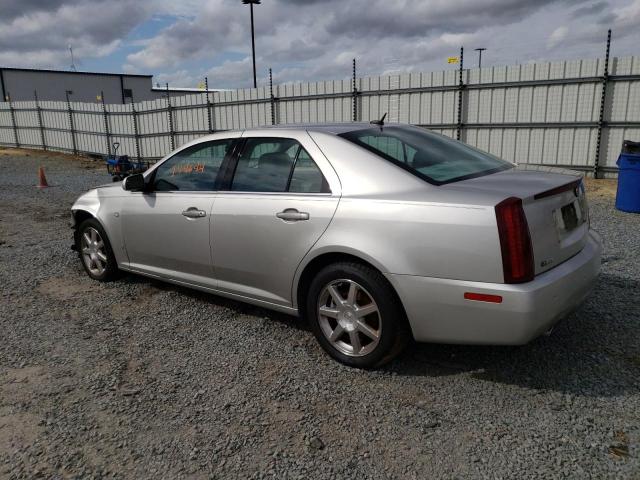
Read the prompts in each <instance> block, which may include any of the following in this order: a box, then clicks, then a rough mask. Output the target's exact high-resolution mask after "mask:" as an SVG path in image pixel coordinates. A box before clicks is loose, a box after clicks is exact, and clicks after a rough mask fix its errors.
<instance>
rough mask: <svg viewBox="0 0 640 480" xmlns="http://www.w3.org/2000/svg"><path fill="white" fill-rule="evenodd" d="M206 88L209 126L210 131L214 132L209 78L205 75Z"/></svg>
mask: <svg viewBox="0 0 640 480" xmlns="http://www.w3.org/2000/svg"><path fill="white" fill-rule="evenodd" d="M204 88H205V90H206V91H207V128H208V129H209V133H213V121H212V118H211V107H212V104H211V101H210V100H209V79H208V78H207V77H204Z"/></svg>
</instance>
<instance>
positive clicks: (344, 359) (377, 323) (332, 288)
mask: <svg viewBox="0 0 640 480" xmlns="http://www.w3.org/2000/svg"><path fill="white" fill-rule="evenodd" d="M306 307H307V310H306V311H307V312H308V316H309V323H310V324H311V328H312V330H313V333H314V335H315V336H316V339H317V340H318V342H319V343H320V345H321V346H322V348H323V349H324V350H325V351H326V352H327V353H328V354H329V355H331V356H332V357H333V358H334V359H336V360H338V361H339V362H341V363H343V364H345V365H348V366H351V367H357V368H373V367H379V366H381V365H384V364H385V363H387V362H390V361H391V360H393V359H394V358H395V357H396V356H398V355H399V354H400V352H401V351H402V349H403V347H404V346H405V345H406V344H407V343H408V341H409V339H410V337H411V334H410V331H409V327H408V324H407V321H406V318H405V315H404V311H403V309H402V306H401V305H400V302H399V300H398V299H397V297H396V295H395V292H394V291H393V289H392V288H391V285H389V283H388V282H387V280H386V279H385V278H384V276H383V275H382V274H381V273H380V272H378V271H377V270H375V269H373V268H371V267H369V266H366V265H363V264H360V263H351V262H344V263H342V262H341V263H335V264H332V265H328V266H327V267H325V268H323V269H322V270H321V271H320V272H319V273H318V274H317V275H316V277H315V278H314V279H313V281H312V282H311V285H310V287H309V292H308V295H307V304H306Z"/></svg>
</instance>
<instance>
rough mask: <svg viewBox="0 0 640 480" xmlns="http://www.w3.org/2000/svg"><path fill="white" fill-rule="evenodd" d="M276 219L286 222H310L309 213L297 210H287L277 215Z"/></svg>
mask: <svg viewBox="0 0 640 480" xmlns="http://www.w3.org/2000/svg"><path fill="white" fill-rule="evenodd" d="M276 217H278V218H279V219H281V220H284V221H285V222H299V221H301V220H309V214H308V213H307V212H299V211H298V210H296V209H295V208H285V209H284V210H283V211H282V212H278V213H276Z"/></svg>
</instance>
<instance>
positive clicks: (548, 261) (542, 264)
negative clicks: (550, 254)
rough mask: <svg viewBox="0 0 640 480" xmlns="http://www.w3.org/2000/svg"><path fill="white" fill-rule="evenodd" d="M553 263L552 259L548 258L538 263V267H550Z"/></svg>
mask: <svg viewBox="0 0 640 480" xmlns="http://www.w3.org/2000/svg"><path fill="white" fill-rule="evenodd" d="M552 263H553V259H552V258H548V259H547V260H543V261H541V262H540V266H541V267H546V266H548V265H551V264H552Z"/></svg>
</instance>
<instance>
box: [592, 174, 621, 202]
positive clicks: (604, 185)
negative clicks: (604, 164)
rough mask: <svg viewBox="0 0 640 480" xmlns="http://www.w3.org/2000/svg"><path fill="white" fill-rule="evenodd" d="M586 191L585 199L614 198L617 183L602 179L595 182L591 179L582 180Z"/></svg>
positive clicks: (614, 180) (610, 179) (611, 179)
mask: <svg viewBox="0 0 640 480" xmlns="http://www.w3.org/2000/svg"><path fill="white" fill-rule="evenodd" d="M584 183H585V187H586V189H587V197H591V198H594V197H600V198H615V196H616V190H617V188H618V181H617V180H616V179H613V178H602V179H598V180H595V179H593V178H585V179H584Z"/></svg>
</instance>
